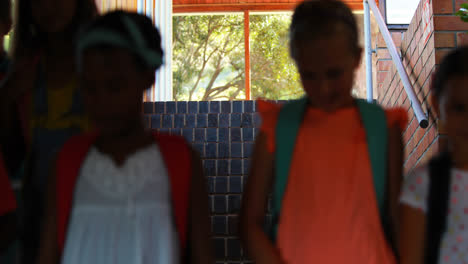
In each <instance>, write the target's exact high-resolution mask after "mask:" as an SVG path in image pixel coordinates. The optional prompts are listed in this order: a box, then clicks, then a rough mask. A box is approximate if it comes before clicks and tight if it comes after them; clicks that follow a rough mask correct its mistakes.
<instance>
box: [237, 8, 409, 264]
mask: <svg viewBox="0 0 468 264" xmlns="http://www.w3.org/2000/svg"><path fill="white" fill-rule="evenodd" d="M290 30H291V32H290V34H291V54H292V58H293V59H294V60H295V61H296V63H297V67H298V70H299V73H300V76H301V80H302V85H303V87H304V91H305V93H306V95H307V97H308V106H307V109H306V110H305V115H304V118H303V121H302V125H301V127H300V129H299V132H298V134H297V138H296V144H295V148H294V152H293V158H292V162H291V167H290V171H289V180H288V184H287V187H286V191H285V194H284V197H283V200H282V207H281V208H282V210H281V214H280V218H279V220H278V232H277V238H276V243H274V242H272V241H271V240H270V239H269V237H268V236H267V234H266V233H265V231H264V229H263V224H264V216H265V208H266V205H267V202H268V197H269V194H270V188H271V186H272V184H273V182H274V173H275V171H274V167H275V161H274V153H275V142H276V138H275V129H276V125H277V120H278V113H279V111H280V106H277V105H274V104H269V103H266V102H262V101H260V102H259V111H260V113H261V115H262V117H263V125H262V128H261V132H260V134H259V136H258V138H257V141H256V146H255V150H254V156H253V164H252V168H251V174H250V177H249V181H248V183H247V186H246V192H245V195H244V203H243V206H242V212H241V230H242V236H243V241H244V243H245V245H246V248H247V250H248V252H249V253H250V256H251V257H252V258H253V260H254V261H255V262H256V263H258V264H264V263H265V264H266V263H268V264H278V263H288V264H294V263H327V264H335V263H336V264H338V263H340V264H341V263H348V264H354V263H355V264H377V263H378V264H393V263H396V258H395V256H394V253H393V251H392V248H391V245H390V243H388V241H387V240H386V235H385V234H384V230H383V228H382V224H381V219H380V217H379V211H378V207H377V201H376V192H375V190H374V186H373V178H372V171H371V164H370V160H369V154H368V153H369V152H368V143H367V140H366V131H365V129H364V127H363V123H362V122H361V117H360V115H359V111H358V109H357V107H356V101H355V99H354V98H352V96H351V90H352V87H353V82H354V71H355V70H356V69H357V68H358V66H359V64H360V58H361V53H362V49H361V47H359V44H358V30H357V26H356V22H355V18H354V16H353V14H352V12H351V10H350V9H349V8H348V7H347V6H346V5H345V4H344V3H342V2H340V1H336V0H331V1H327V0H314V1H305V2H304V3H302V4H300V5H299V6H298V7H297V8H296V10H295V13H294V15H293V20H292V25H291V29H290ZM385 112H386V117H387V127H388V135H389V136H388V161H387V167H386V168H387V175H388V177H387V179H388V181H387V183H388V184H387V186H386V187H387V190H386V191H387V197H388V200H387V203H388V211H389V215H390V222H391V223H396V218H397V212H398V210H397V207H398V193H399V187H400V182H401V175H402V145H401V130H402V129H403V127H404V126H405V125H406V113H405V112H404V111H402V110H387V111H385ZM390 226H392V225H390ZM390 230H391V233H392V234H391V236H389V237H393V238H394V241H397V240H396V239H397V238H396V236H397V234H396V233H395V232H393V230H397V229H396V227H395V226H394V225H393V228H391V229H390Z"/></svg>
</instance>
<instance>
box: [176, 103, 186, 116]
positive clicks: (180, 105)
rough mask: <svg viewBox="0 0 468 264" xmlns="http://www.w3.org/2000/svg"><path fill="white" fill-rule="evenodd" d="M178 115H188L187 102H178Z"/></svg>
mask: <svg viewBox="0 0 468 264" xmlns="http://www.w3.org/2000/svg"><path fill="white" fill-rule="evenodd" d="M177 113H179V114H185V113H187V102H177Z"/></svg>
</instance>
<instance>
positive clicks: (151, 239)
mask: <svg viewBox="0 0 468 264" xmlns="http://www.w3.org/2000/svg"><path fill="white" fill-rule="evenodd" d="M77 46H78V54H77V58H78V65H79V70H80V82H81V87H82V89H83V94H84V98H85V103H86V106H87V110H88V113H89V116H90V118H91V120H92V121H93V123H94V124H95V125H96V128H97V131H99V132H96V133H91V134H84V135H81V136H76V137H73V138H72V139H70V140H69V141H68V142H67V143H65V145H64V147H63V149H62V150H61V151H60V153H59V155H58V159H57V163H56V170H55V173H54V175H55V176H54V177H55V180H50V181H49V182H50V183H51V190H54V189H56V192H54V191H50V192H49V194H50V195H49V198H48V211H47V213H46V220H45V221H44V222H45V226H44V228H43V232H44V236H43V238H44V240H43V243H42V245H41V246H42V249H41V256H40V260H39V263H48V264H49V263H59V261H60V263H63V264H78V263H102V264H106V263H108V264H111V263H112V264H118V263H122V264H123V263H133V264H145V263H164V264H178V263H186V262H187V261H190V263H200V264H206V263H213V262H212V259H211V250H210V246H209V245H210V239H209V225H208V223H209V222H208V221H209V218H208V206H207V205H208V196H207V193H206V190H205V186H206V185H205V183H204V176H203V172H202V166H201V161H200V158H199V157H197V155H195V154H194V152H193V151H192V150H191V149H190V147H189V146H188V145H187V143H186V142H185V141H184V140H183V139H182V138H181V137H177V136H169V135H158V134H154V133H152V132H150V131H147V130H146V129H145V127H144V124H143V119H142V116H141V109H142V95H143V93H144V91H145V90H147V89H149V88H150V87H151V85H152V84H153V83H154V81H155V75H154V73H155V71H156V70H157V69H159V67H160V66H161V64H162V63H163V61H162V58H163V50H162V48H161V37H160V35H159V32H158V30H157V29H156V28H154V26H153V23H152V21H151V20H150V19H149V18H147V17H145V16H143V15H139V14H134V13H126V12H123V11H116V12H112V13H108V14H106V15H105V16H103V17H100V18H98V19H97V20H96V21H94V22H93V23H92V24H91V25H90V26H89V27H87V28H86V29H85V30H84V32H83V34H82V35H81V37H80V38H79V41H78V44H77Z"/></svg>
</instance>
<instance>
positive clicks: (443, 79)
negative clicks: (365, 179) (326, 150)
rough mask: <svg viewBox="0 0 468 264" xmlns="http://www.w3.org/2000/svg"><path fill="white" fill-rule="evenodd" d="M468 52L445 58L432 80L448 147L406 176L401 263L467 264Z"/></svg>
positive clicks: (456, 52)
mask: <svg viewBox="0 0 468 264" xmlns="http://www.w3.org/2000/svg"><path fill="white" fill-rule="evenodd" d="M467 61H468V48H467V47H463V48H459V49H457V50H455V51H453V52H451V53H450V54H449V55H447V56H446V57H445V58H444V60H443V61H442V63H441V65H440V66H439V67H438V69H437V72H436V73H435V75H434V79H433V82H432V90H431V92H432V95H433V97H432V98H433V102H432V103H433V105H434V106H435V107H434V108H435V110H436V112H437V116H438V117H439V124H440V125H442V126H443V127H444V128H445V131H446V133H447V137H448V142H449V148H448V151H446V152H445V153H441V154H440V155H439V156H437V157H435V158H433V159H432V160H431V161H430V162H429V164H427V165H423V166H421V167H419V168H417V169H415V171H414V172H413V173H412V174H411V175H409V176H408V178H407V179H406V181H405V184H404V187H403V191H402V196H401V210H402V211H401V242H400V243H401V263H402V264H422V263H427V264H430V263H434V264H435V263H447V264H450V263H468V232H467V230H468V217H467V215H468V195H467V192H468V125H467V124H468V89H467V88H468V87H467V85H468V65H467V63H466V62H467Z"/></svg>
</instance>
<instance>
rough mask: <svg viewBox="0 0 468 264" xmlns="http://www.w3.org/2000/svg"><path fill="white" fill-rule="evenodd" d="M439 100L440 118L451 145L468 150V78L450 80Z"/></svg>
mask: <svg viewBox="0 0 468 264" xmlns="http://www.w3.org/2000/svg"><path fill="white" fill-rule="evenodd" d="M444 91H445V92H444V93H443V94H442V96H441V98H440V100H439V103H440V105H439V111H440V113H439V117H440V119H441V121H442V122H443V124H444V126H445V129H446V132H447V134H448V137H449V139H450V142H451V145H452V146H453V147H456V148H460V149H468V76H455V77H452V78H450V79H449V80H448V81H447V83H446V84H445V87H444Z"/></svg>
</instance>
